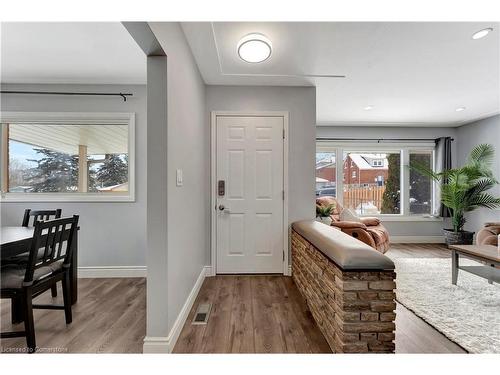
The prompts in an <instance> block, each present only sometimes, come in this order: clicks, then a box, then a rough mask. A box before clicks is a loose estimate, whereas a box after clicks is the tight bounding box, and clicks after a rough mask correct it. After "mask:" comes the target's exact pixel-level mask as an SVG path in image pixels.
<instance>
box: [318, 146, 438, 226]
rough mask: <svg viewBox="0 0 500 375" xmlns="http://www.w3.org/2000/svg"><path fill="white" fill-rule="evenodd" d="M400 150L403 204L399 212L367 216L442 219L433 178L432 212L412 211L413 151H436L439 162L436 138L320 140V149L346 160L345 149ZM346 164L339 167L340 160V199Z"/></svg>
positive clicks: (340, 199) (433, 159)
mask: <svg viewBox="0 0 500 375" xmlns="http://www.w3.org/2000/svg"><path fill="white" fill-rule="evenodd" d="M356 151H360V152H361V151H366V152H382V151H383V152H384V153H390V152H397V153H401V168H400V171H401V176H400V181H401V207H400V213H399V214H371V215H366V216H372V217H373V216H375V217H378V218H380V219H381V220H382V221H384V220H385V221H398V220H401V221H441V220H442V219H441V218H439V217H436V216H433V214H434V213H435V212H436V209H437V207H438V202H436V201H435V197H436V183H435V182H432V187H431V202H432V203H431V214H410V206H409V205H410V170H409V169H408V168H407V167H408V166H409V158H410V152H411V151H428V152H431V153H432V156H431V163H432V165H433V167H434V166H435V157H436V156H435V144H434V143H433V142H432V143H431V142H415V141H411V140H409V141H408V142H404V143H402V142H381V143H374V142H373V141H372V142H362V141H360V142H351V141H338V142H337V141H324V140H320V139H317V140H316V152H325V153H326V152H335V157H336V160H339V157H340V158H341V159H340V160H342V164H344V161H343V160H344V159H343V155H344V152H356ZM344 181H345V180H344V168H338V163H336V186H337V197H336V198H337V199H338V201H339V202H341V203H342V202H343V200H344Z"/></svg>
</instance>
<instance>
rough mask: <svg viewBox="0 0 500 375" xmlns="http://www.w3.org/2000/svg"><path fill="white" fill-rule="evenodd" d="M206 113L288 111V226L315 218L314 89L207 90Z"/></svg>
mask: <svg viewBox="0 0 500 375" xmlns="http://www.w3.org/2000/svg"><path fill="white" fill-rule="evenodd" d="M207 111H208V112H209V113H208V114H207V117H208V116H209V114H210V112H211V111H288V112H289V159H288V170H289V172H288V187H289V196H288V202H289V207H288V218H289V223H292V222H294V221H297V220H304V219H311V218H314V216H315V211H314V210H315V205H314V191H315V190H314V189H315V183H314V171H315V169H314V160H315V159H314V155H315V152H316V145H315V139H314V134H315V132H316V125H315V124H316V88H314V87H262V86H208V87H207ZM207 155H209V154H207Z"/></svg>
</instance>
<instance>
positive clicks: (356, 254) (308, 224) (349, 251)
mask: <svg viewBox="0 0 500 375" xmlns="http://www.w3.org/2000/svg"><path fill="white" fill-rule="evenodd" d="M292 229H293V230H294V231H295V232H297V233H298V234H300V235H301V236H302V237H304V238H305V239H306V240H307V241H308V242H309V243H311V244H312V245H313V246H314V247H316V248H317V249H318V250H319V251H321V252H322V253H323V254H324V255H325V256H326V257H327V258H329V259H330V260H331V261H332V262H334V263H335V264H336V265H337V266H339V267H340V268H341V269H343V270H346V271H354V270H356V271H359V270H394V262H393V261H392V260H391V259H390V258H388V257H386V256H385V255H384V254H381V253H379V252H378V251H377V250H375V249H372V248H371V247H370V246H368V245H367V244H365V243H363V242H361V241H358V240H357V239H355V238H353V237H351V236H349V235H347V234H345V233H343V232H341V231H339V230H337V229H335V228H333V227H330V226H328V225H325V224H322V223H319V222H317V221H315V220H303V221H297V222H295V223H293V224H292Z"/></svg>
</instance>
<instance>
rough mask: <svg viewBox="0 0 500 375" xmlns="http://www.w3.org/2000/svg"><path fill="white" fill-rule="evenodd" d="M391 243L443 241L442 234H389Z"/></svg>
mask: <svg viewBox="0 0 500 375" xmlns="http://www.w3.org/2000/svg"><path fill="white" fill-rule="evenodd" d="M390 239H391V243H444V237H443V236H391V238H390Z"/></svg>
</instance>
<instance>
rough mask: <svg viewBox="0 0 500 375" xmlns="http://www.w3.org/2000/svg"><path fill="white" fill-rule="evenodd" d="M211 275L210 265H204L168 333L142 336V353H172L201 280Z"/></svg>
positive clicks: (201, 283) (201, 282)
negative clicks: (166, 334) (162, 335)
mask: <svg viewBox="0 0 500 375" xmlns="http://www.w3.org/2000/svg"><path fill="white" fill-rule="evenodd" d="M211 275H212V269H211V267H210V266H205V267H203V268H202V269H201V272H200V275H199V276H198V279H197V280H196V282H195V283H194V286H193V289H191V292H190V293H189V295H188V297H187V299H186V302H185V303H184V305H183V306H182V309H181V311H180V312H179V315H177V319H175V322H174V325H173V327H172V329H171V330H170V333H169V334H168V336H167V337H150V336H146V337H145V338H144V345H143V347H142V351H143V353H147V354H150V353H151V354H152V353H172V350H174V346H175V343H176V342H177V339H178V338H179V335H180V334H181V331H182V327H184V324H185V323H186V319H187V317H188V315H189V312H190V311H191V308H192V307H193V304H194V301H195V300H196V296H197V295H198V292H199V291H200V288H201V286H202V285H203V281H204V280H205V277H207V276H211Z"/></svg>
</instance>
